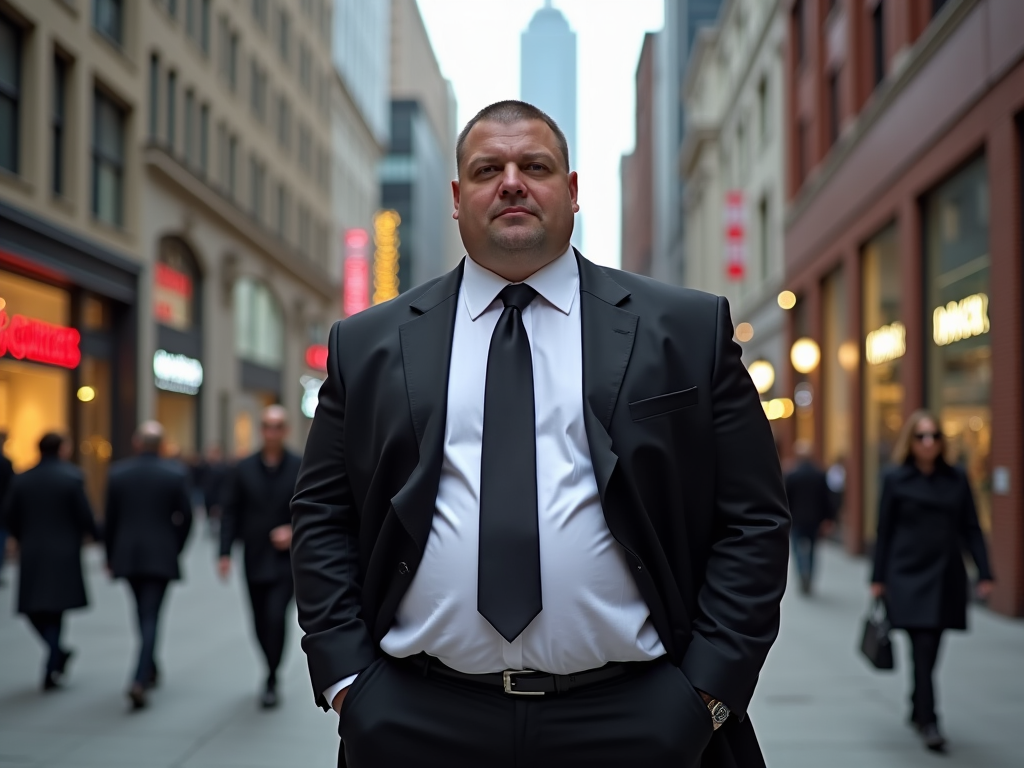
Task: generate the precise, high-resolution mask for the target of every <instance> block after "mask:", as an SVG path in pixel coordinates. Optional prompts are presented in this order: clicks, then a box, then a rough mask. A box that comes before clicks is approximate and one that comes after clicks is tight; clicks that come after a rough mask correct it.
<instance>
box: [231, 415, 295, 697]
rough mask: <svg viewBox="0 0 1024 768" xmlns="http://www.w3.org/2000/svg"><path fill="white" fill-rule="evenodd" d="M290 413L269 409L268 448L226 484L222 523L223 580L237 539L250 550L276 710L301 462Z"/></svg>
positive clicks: (248, 562)
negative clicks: (292, 442) (290, 441)
mask: <svg viewBox="0 0 1024 768" xmlns="http://www.w3.org/2000/svg"><path fill="white" fill-rule="evenodd" d="M287 415H288V414H287V411H285V409H284V408H282V407H281V406H280V405H272V406H270V407H269V408H266V409H265V410H264V411H263V416H262V419H261V422H260V431H261V433H262V436H263V447H262V448H261V449H260V450H259V451H257V452H256V453H254V454H253V455H252V456H249V457H247V458H245V459H243V460H242V461H240V462H239V463H238V465H237V466H236V467H235V468H234V470H233V471H232V472H231V474H230V476H229V477H228V479H227V482H226V484H225V491H224V503H223V506H222V513H221V525H220V562H219V566H218V567H219V571H220V575H221V578H225V579H226V578H227V577H228V574H229V573H230V572H231V547H232V545H233V544H234V542H235V540H236V539H240V540H241V541H242V546H243V548H244V551H245V555H244V562H245V582H246V586H247V587H248V590H249V602H250V604H251V605H252V621H253V628H254V629H255V632H256V640H257V641H258V642H259V644H260V649H261V650H262V651H263V657H264V658H265V659H266V662H267V676H266V681H265V684H264V686H263V692H262V694H261V696H260V703H261V705H262V706H263V707H264V708H266V709H270V708H272V707H276V706H277V704H278V694H277V669H278V667H279V666H280V665H281V656H282V655H283V653H284V643H285V635H286V631H285V628H286V626H287V623H288V619H287V614H288V606H289V605H290V604H291V601H292V597H293V596H294V594H295V589H294V586H293V584H292V563H291V552H290V547H291V543H292V526H291V510H290V507H289V504H290V502H291V498H292V494H293V493H294V492H295V479H296V477H297V476H298V474H299V465H300V459H299V457H298V456H297V455H295V454H294V453H292V452H291V451H289V450H288V449H287V447H285V439H286V438H287V435H288V419H287Z"/></svg>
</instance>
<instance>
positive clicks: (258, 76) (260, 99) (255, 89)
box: [250, 56, 267, 121]
mask: <svg viewBox="0 0 1024 768" xmlns="http://www.w3.org/2000/svg"><path fill="white" fill-rule="evenodd" d="M250 69H251V80H252V82H251V85H252V94H251V99H250V102H251V103H250V106H251V107H252V113H253V114H254V115H255V116H256V117H257V118H259V119H260V121H264V120H266V118H267V73H266V72H265V71H263V70H262V69H260V65H259V61H258V60H257V59H256V57H255V56H254V57H253V58H252V62H251V67H250Z"/></svg>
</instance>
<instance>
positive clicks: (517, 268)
mask: <svg viewBox="0 0 1024 768" xmlns="http://www.w3.org/2000/svg"><path fill="white" fill-rule="evenodd" d="M568 249H569V244H568V243H566V244H565V248H562V249H560V250H558V251H557V252H556V253H554V254H550V253H545V254H539V253H536V252H533V251H500V252H493V251H488V252H486V253H484V254H477V255H475V256H474V255H473V254H469V258H471V259H472V260H473V261H475V262H476V263H477V264H479V265H480V266H481V267H483V268H484V269H487V270H490V271H491V272H493V273H494V274H496V275H498V276H499V277H503V278H505V279H506V280H508V281H509V282H510V283H521V282H523V281H524V280H526V279H527V278H528V277H530V276H531V275H533V274H536V273H537V272H540V271H541V270H542V269H544V267H546V266H547V265H548V264H551V263H552V262H553V261H555V260H557V259H558V257H559V256H561V255H562V254H563V253H565V252H566V251H567V250H568Z"/></svg>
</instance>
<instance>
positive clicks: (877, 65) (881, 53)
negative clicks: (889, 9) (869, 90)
mask: <svg viewBox="0 0 1024 768" xmlns="http://www.w3.org/2000/svg"><path fill="white" fill-rule="evenodd" d="M871 41H872V53H873V61H874V70H875V71H874V76H875V85H876V86H877V85H878V84H879V83H881V82H882V80H884V79H885V0H878V5H876V6H875V10H874V11H872V12H871Z"/></svg>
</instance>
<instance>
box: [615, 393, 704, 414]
mask: <svg viewBox="0 0 1024 768" xmlns="http://www.w3.org/2000/svg"><path fill="white" fill-rule="evenodd" d="M696 404H697V388H696V387H690V388H689V389H681V390H679V391H678V392H669V393H668V394H666V395H658V396H657V397H648V398H646V399H644V400H637V401H636V402H633V403H630V404H629V415H630V416H631V417H632V418H633V421H644V420H645V419H653V418H654V417H655V416H665V415H666V414H669V413H673V412H675V411H680V410H682V409H683V408H689V407H690V406H691V405H696Z"/></svg>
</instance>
